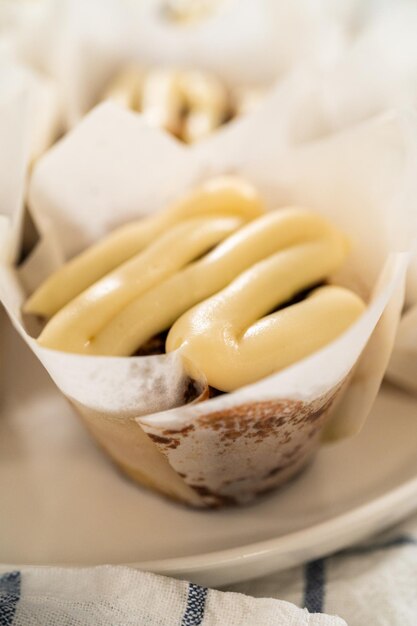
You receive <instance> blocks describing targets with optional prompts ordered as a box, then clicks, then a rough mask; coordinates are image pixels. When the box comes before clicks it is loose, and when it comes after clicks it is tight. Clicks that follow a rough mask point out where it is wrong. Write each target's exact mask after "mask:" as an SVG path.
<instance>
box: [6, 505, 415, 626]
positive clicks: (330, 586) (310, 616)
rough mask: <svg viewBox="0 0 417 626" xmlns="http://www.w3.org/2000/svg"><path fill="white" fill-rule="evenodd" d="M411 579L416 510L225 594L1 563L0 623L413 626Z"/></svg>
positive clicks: (146, 579)
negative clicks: (331, 551) (382, 529)
mask: <svg viewBox="0 0 417 626" xmlns="http://www.w3.org/2000/svg"><path fill="white" fill-rule="evenodd" d="M416 580H417V516H414V517H412V518H411V519H409V520H407V521H406V522H404V523H402V524H401V525H400V526H398V527H396V528H394V529H392V530H391V531H389V532H386V533H384V534H382V535H379V536H378V537H374V538H372V539H370V540H368V541H366V542H364V543H361V544H359V545H356V546H354V547H351V548H349V549H347V550H344V551H343V552H340V553H338V554H335V555H333V556H330V557H327V558H322V559H318V560H316V561H312V562H310V563H306V564H304V565H302V566H299V567H296V568H293V569H291V570H288V571H284V572H277V573H275V574H272V575H269V576H266V577H264V578H260V579H257V580H251V581H247V582H244V583H239V584H236V585H232V586H229V587H228V588H227V590H223V591H216V590H211V589H206V588H205V587H201V586H199V585H195V584H193V583H187V582H185V581H177V580H173V579H171V578H166V577H162V576H157V575H155V574H151V573H147V572H139V571H136V570H133V569H129V568H127V567H114V566H101V567H94V568H81V569H75V568H72V569H61V568H54V567H52V568H50V567H23V568H21V569H18V568H16V569H14V570H10V569H9V570H7V571H6V570H5V569H4V567H3V568H0V626H35V625H36V626H38V625H39V626H81V625H84V624H91V625H92V626H102V625H103V626H104V625H110V624H111V625H112V626H119V625H120V626H122V625H123V626H142V625H143V626H160V625H165V624H167V625H171V624H172V625H174V624H175V625H177V624H178V625H179V626H198V625H201V626H217V625H219V626H220V625H227V626H229V625H230V626H234V625H236V626H237V625H239V626H252V625H253V626H257V625H258V624H259V626H261V625H262V626H345V625H346V624H348V625H349V626H365V625H366V626H367V625H372V626H415V625H416V624H417V587H416V584H415V581H416ZM413 581H414V582H413ZM251 596H252V597H251ZM275 598H279V600H278V599H275ZM298 607H300V608H298ZM301 607H303V608H301ZM324 611H325V612H326V613H330V614H332V615H324V614H323V612H324ZM336 615H339V617H336Z"/></svg>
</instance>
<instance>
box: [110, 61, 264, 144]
mask: <svg viewBox="0 0 417 626" xmlns="http://www.w3.org/2000/svg"><path fill="white" fill-rule="evenodd" d="M263 96H264V92H263V90H262V89H261V88H259V87H258V88H254V87H247V88H243V87H241V88H239V89H237V88H236V89H233V90H231V89H229V88H227V87H226V85H225V84H224V83H223V82H222V81H221V80H220V79H219V78H218V77H217V76H215V75H214V74H213V73H211V72H208V71H205V70H204V71H203V70H194V69H189V70H187V69H180V68H176V67H156V68H152V69H149V70H144V69H143V68H141V67H140V66H133V65H132V66H130V67H127V68H125V69H124V70H122V71H121V72H120V73H119V74H117V75H116V77H115V78H114V79H113V81H112V82H111V83H110V85H109V86H108V88H107V90H106V91H105V94H104V99H110V100H114V101H115V102H117V103H118V104H120V105H122V106H125V107H127V108H129V109H131V110H133V111H137V112H140V113H142V114H143V115H144V116H145V118H146V119H147V120H148V121H149V124H150V125H152V126H156V127H158V128H164V129H165V130H167V131H168V132H170V133H171V134H172V135H174V136H175V137H177V138H178V139H180V140H182V141H184V142H185V143H188V144H192V143H195V142H197V141H199V140H201V139H204V138H205V137H207V136H209V135H210V134H211V133H212V132H213V131H215V130H216V129H217V128H219V127H220V126H222V125H223V124H225V123H227V122H228V121H230V120H231V119H233V118H234V117H236V116H238V115H242V114H245V113H248V112H249V111H251V110H253V109H254V108H255V107H256V106H258V105H259V103H260V101H261V99H262V98H263Z"/></svg>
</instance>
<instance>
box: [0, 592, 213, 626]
mask: <svg viewBox="0 0 417 626" xmlns="http://www.w3.org/2000/svg"><path fill="white" fill-rule="evenodd" d="M206 598H207V589H206V587H200V586H199V585H194V584H193V583H190V584H189V585H188V597H187V607H186V609H185V613H184V615H183V618H182V622H181V626H199V624H201V622H202V621H203V619H204V610H205V608H206ZM0 626H1V625H0Z"/></svg>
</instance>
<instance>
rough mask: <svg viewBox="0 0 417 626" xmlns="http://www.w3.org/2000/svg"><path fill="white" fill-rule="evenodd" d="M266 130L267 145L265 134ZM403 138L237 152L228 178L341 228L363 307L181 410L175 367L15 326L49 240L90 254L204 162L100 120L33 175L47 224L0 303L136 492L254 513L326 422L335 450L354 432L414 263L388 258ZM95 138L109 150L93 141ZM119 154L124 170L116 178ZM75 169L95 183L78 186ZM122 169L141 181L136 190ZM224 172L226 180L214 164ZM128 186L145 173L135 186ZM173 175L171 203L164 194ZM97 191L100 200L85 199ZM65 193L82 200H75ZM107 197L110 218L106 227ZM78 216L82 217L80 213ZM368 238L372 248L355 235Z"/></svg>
mask: <svg viewBox="0 0 417 626" xmlns="http://www.w3.org/2000/svg"><path fill="white" fill-rule="evenodd" d="M269 122H270V123H269V124H268V125H267V127H266V129H267V130H268V129H269V130H270V129H271V128H272V126H273V124H274V119H273V118H271V119H270V120H269ZM412 124H413V123H412V122H411V121H410V120H407V124H406V126H407V133H405V132H404V130H405V124H404V119H403V118H401V116H397V117H396V116H392V117H388V118H385V119H382V120H375V121H373V122H372V123H370V124H366V125H364V126H362V127H358V128H355V129H354V130H352V131H349V132H346V133H344V134H341V135H338V136H335V137H333V138H331V139H329V140H327V141H325V142H321V143H318V144H316V145H311V146H309V147H308V148H306V149H300V150H297V151H294V152H292V153H290V152H287V153H285V154H284V155H283V154H282V151H281V149H280V148H279V147H277V146H275V145H274V144H272V145H271V143H269V142H270V140H269V138H268V137H269V135H268V133H267V132H266V133H264V132H263V130H262V128H261V129H258V137H257V142H255V143H254V142H253V141H252V142H251V143H250V144H245V143H244V142H242V144H241V146H240V149H241V152H240V154H245V155H246V156H247V158H246V160H245V163H244V164H240V163H239V162H237V163H236V168H235V169H236V170H237V171H238V172H239V171H241V172H242V173H243V174H245V175H247V176H248V178H250V179H252V180H253V181H254V182H255V183H256V184H258V186H259V188H260V191H261V192H262V193H263V194H264V195H265V198H266V200H267V202H268V204H269V205H270V206H282V205H283V204H286V203H288V202H291V203H292V202H295V203H302V204H304V205H306V206H310V207H311V208H313V209H315V210H317V211H319V212H321V213H322V214H324V215H327V216H328V217H329V218H330V219H331V220H332V221H333V222H334V223H335V224H337V225H339V226H340V227H341V228H343V229H344V230H345V232H346V233H347V234H348V235H350V236H351V239H352V242H353V244H354V246H353V250H352V255H351V259H350V262H349V263H348V264H347V266H346V268H345V269H344V271H343V272H342V273H341V275H340V276H339V277H337V282H339V283H340V284H347V285H349V286H353V287H354V288H355V289H356V290H357V291H358V292H360V293H362V294H363V295H364V296H365V297H369V296H370V294H371V292H373V296H372V297H371V299H370V304H369V307H368V309H367V311H366V312H365V314H364V315H363V316H362V318H361V319H360V320H359V321H358V322H357V324H355V325H354V326H353V327H352V328H351V329H349V331H348V332H347V333H345V334H344V335H343V336H342V337H341V338H340V339H338V340H337V341H335V342H333V343H332V344H330V345H329V346H327V347H326V348H324V349H323V350H321V351H319V352H317V353H316V354H314V355H313V356H311V357H309V358H308V359H305V360H303V361H301V362H299V363H297V364H296V365H294V366H292V367H290V368H288V369H286V370H284V371H283V372H280V373H277V374H275V375H273V376H271V377H269V378H267V379H264V380H262V381H260V382H258V383H255V384H253V385H250V386H247V387H245V388H242V389H240V390H238V391H236V392H235V393H231V394H225V395H222V396H219V397H217V398H214V399H211V400H208V401H203V402H200V403H197V404H194V405H190V406H182V404H183V401H184V386H185V385H186V384H187V380H188V377H187V373H186V371H185V369H184V366H183V363H182V360H181V357H180V355H179V354H178V353H172V354H169V355H164V356H159V357H158V356H152V357H137V358H108V357H81V356H78V355H70V354H65V353H60V352H56V351H52V350H46V349H42V348H40V347H39V346H38V345H37V343H36V342H35V341H34V339H32V338H31V337H30V336H29V335H28V333H27V332H26V330H25V328H24V326H23V324H22V322H21V320H20V315H19V307H20V304H21V302H22V300H23V299H24V295H23V293H22V290H21V289H20V287H19V276H20V277H24V282H25V284H26V285H31V286H32V287H33V285H34V284H35V283H36V282H38V280H39V277H40V275H41V274H42V272H43V269H44V268H45V263H46V261H48V262H49V259H50V258H51V257H50V254H49V252H48V250H50V247H48V240H53V241H54V243H55V244H57V247H62V241H63V239H64V238H65V240H66V243H67V245H68V247H69V248H73V249H74V247H75V246H76V239H77V233H79V232H80V230H81V231H82V232H83V234H84V237H85V240H86V241H88V240H89V239H94V237H95V236H99V234H100V229H102V230H103V232H104V231H106V230H109V229H110V227H111V224H109V223H108V222H106V219H108V218H109V216H110V215H111V212H110V209H111V208H113V219H114V218H115V212H116V210H118V213H117V220H115V219H114V221H119V222H123V221H126V219H129V218H130V217H132V213H131V210H132V202H133V205H134V206H135V207H136V213H137V214H140V213H144V212H145V211H146V210H149V209H151V208H152V209H155V208H157V207H158V206H161V205H162V204H163V203H165V201H167V200H169V199H172V198H174V197H178V195H180V194H181V193H182V191H183V189H184V187H185V186H190V185H191V184H193V182H197V181H198V180H200V179H202V178H204V177H205V176H206V175H207V161H205V159H204V151H203V150H200V151H199V157H198V159H197V158H196V153H194V155H193V156H192V157H191V154H190V153H189V152H187V151H183V150H182V149H181V148H180V147H179V146H178V145H177V144H176V143H175V142H173V141H171V140H170V139H169V138H167V137H166V136H164V135H162V134H160V133H159V132H158V131H154V130H151V129H149V128H147V127H146V126H145V125H143V124H142V123H141V121H140V120H139V119H138V118H137V117H136V116H133V115H132V114H130V113H128V112H125V111H120V110H118V109H117V108H115V107H114V106H111V105H105V106H102V107H99V109H97V110H96V111H95V112H93V113H92V114H90V116H88V118H87V119H86V120H85V121H84V122H83V123H82V125H80V127H79V128H78V130H77V131H75V133H73V134H72V135H70V136H69V137H67V138H66V139H65V140H64V141H63V142H61V143H60V144H59V145H58V146H56V147H55V148H53V149H52V150H51V151H50V152H49V154H48V155H46V156H45V157H44V158H43V159H42V160H41V161H40V163H39V164H38V166H37V167H36V169H35V172H34V175H33V177H32V183H31V193H30V199H31V206H32V208H33V210H34V214H35V216H36V217H37V219H39V218H40V217H41V215H42V213H43V211H44V210H45V209H46V208H47V209H48V211H49V213H48V217H47V219H46V214H47V211H45V215H44V218H45V219H44V221H43V220H42V219H40V220H39V223H40V228H41V230H43V232H44V233H45V234H44V235H43V238H42V239H41V242H40V244H39V245H38V247H37V248H35V250H34V252H33V254H32V256H31V257H29V259H28V260H27V261H26V262H25V263H24V264H23V265H22V266H21V267H20V268H19V270H18V271H17V272H16V271H15V270H13V268H12V267H10V266H2V270H1V276H0V290H1V299H2V301H3V303H4V305H5V306H6V309H7V310H8V312H9V315H10V316H11V318H12V321H13V323H14V324H15V326H16V328H17V329H18V331H19V332H20V333H21V335H22V336H23V338H24V339H25V341H26V342H27V343H28V345H29V346H30V348H31V349H32V350H33V351H34V352H35V354H36V355H37V356H38V358H39V359H40V360H41V361H42V363H43V364H44V366H45V367H46V368H47V370H48V371H49V373H50V375H51V377H52V378H53V380H54V381H55V383H56V384H57V386H58V387H59V388H60V389H61V391H62V392H63V393H64V394H65V395H66V396H67V397H68V398H69V399H70V401H71V402H73V403H74V404H75V405H76V406H77V408H78V410H79V411H80V413H81V415H82V416H83V418H84V419H85V420H86V422H87V424H88V427H89V429H90V431H91V432H93V434H94V435H95V436H96V438H97V439H98V440H99V442H100V443H101V445H102V446H103V447H105V448H106V449H107V450H108V451H109V452H110V453H111V455H112V456H113V457H114V458H115V459H116V461H117V463H118V464H119V465H120V466H122V467H123V469H124V470H125V471H127V472H128V473H129V474H130V475H131V476H132V477H134V478H135V479H136V480H139V481H140V482H144V483H147V484H150V485H152V486H153V487H156V488H158V489H160V490H162V491H164V492H165V493H168V494H169V495H171V496H173V497H175V498H179V499H182V500H185V501H187V502H190V503H192V504H194V505H199V506H213V505H215V506H217V505H219V504H222V503H224V502H229V501H239V502H242V501H247V500H249V499H251V498H253V497H254V496H255V495H256V494H257V493H259V492H262V491H264V490H266V489H270V488H272V487H275V486H277V485H279V484H280V483H281V482H283V481H284V480H286V479H288V478H289V477H290V476H291V475H292V474H294V473H296V472H297V471H298V470H299V469H300V467H301V466H302V465H303V464H304V463H305V462H307V461H308V459H309V458H310V457H311V454H312V452H313V451H314V449H315V448H316V447H317V444H318V440H319V437H320V431H322V428H323V426H324V424H325V423H326V421H327V420H328V418H329V413H330V409H332V415H333V418H332V421H331V436H332V437H338V436H341V435H342V436H345V435H347V434H352V433H353V432H356V431H357V430H358V429H359V428H360V426H361V423H362V422H363V420H364V419H365V418H366V415H367V413H368V411H369V408H370V405H371V404H372V401H373V399H374V397H375V395H376V392H377V389H378V387H379V383H380V380H381V378H382V375H383V373H384V370H385V366H386V362H387V359H388V356H389V353H390V349H391V344H392V339H393V335H394V333H395V329H396V326H397V322H398V316H399V312H400V309H401V306H402V297H403V280H404V274H405V269H406V265H407V255H406V254H396V255H395V254H394V255H391V256H389V257H388V259H387V253H388V252H389V245H388V243H387V239H386V238H385V236H384V235H385V228H386V227H387V226H388V224H387V223H386V221H385V220H386V219H387V218H388V217H389V213H390V207H391V205H392V201H393V198H394V197H395V198H397V197H398V195H399V194H400V192H401V190H402V189H403V187H404V184H405V181H406V180H408V179H407V176H406V172H408V169H407V167H406V165H407V166H408V165H409V161H410V159H411V158H414V157H415V153H414V152H413V150H412V149H411V146H412V143H410V134H409V131H410V130H412V131H413V133H414V135H413V136H414V138H415V136H416V127H415V126H413V125H412ZM260 130H261V131H262V132H261V133H259V131H260ZM264 130H265V129H264ZM95 133H99V134H100V136H101V138H102V139H103V138H104V141H101V142H99V143H97V142H94V140H93V139H94V136H95ZM80 142H81V143H80ZM73 144H74V145H75V148H74V145H73ZM88 146H90V147H89V148H88ZM258 146H260V148H259V150H258ZM162 147H164V148H166V151H165V152H162V151H161V148H162ZM86 151H87V152H86ZM94 152H95V154H94ZM106 153H107V155H106ZM123 154H124V158H123V166H124V167H123V168H119V169H118V168H117V167H116V168H115V164H116V163H117V162H118V160H119V158H120V157H121V156H122V155H123ZM110 155H111V158H110ZM162 155H163V157H164V158H161V156H162ZM359 155H360V159H361V162H360V163H359V162H358V161H359ZM220 156H221V155H219V157H220ZM84 158H86V159H87V161H89V162H90V168H89V172H88V175H84V176H83V175H82V172H83V169H84V168H85V162H84ZM207 158H208V157H207ZM129 163H133V164H134V168H133V165H130V166H129ZM145 164H147V167H148V168H149V169H148V170H147V171H148V172H151V171H153V179H152V180H149V176H148V175H147V173H146V170H143V168H144V167H145ZM393 166H395V167H393ZM126 167H127V168H128V169H129V167H130V168H131V173H133V171H134V172H135V174H136V175H135V178H134V180H133V179H132V180H130V178H129V176H130V173H129V171H128V172H126V171H125V169H124V168H126ZM115 169H116V171H115ZM210 169H212V168H211V167H210ZM218 171H219V173H220V172H222V171H223V167H222V163H221V158H219V163H218ZM137 172H140V173H141V174H142V178H141V179H139V180H138V176H137ZM110 173H112V174H111V176H110V178H109V175H110ZM210 173H211V174H212V173H215V172H213V171H211V172H210ZM119 174H122V178H121V179H120V181H119V184H117V181H116V180H115V176H118V175H119ZM166 176H169V186H168V189H167V188H166V187H164V185H163V182H164V181H165V177H166ZM97 182H100V187H99V189H100V192H99V193H98V194H97V193H94V190H95V189H97V186H96V183H97ZM126 182H128V187H127V188H126V187H125V183H126ZM75 183H76V184H75ZM71 189H73V190H74V189H76V192H75V194H71V193H69V190H71ZM92 190H93V193H92ZM133 192H134V193H133ZM103 198H105V199H106V203H107V206H104V210H102V212H101V213H100V210H99V205H100V203H101V204H102V201H103ZM150 198H151V199H152V206H150V203H149V200H150ZM80 200H81V202H80ZM111 205H112V207H111ZM85 206H87V207H88V208H89V213H88V214H87V213H85V212H83V210H84V207H85ZM359 207H360V211H359ZM102 208H103V207H102ZM397 217H398V216H397ZM102 219H103V222H101V220H102ZM388 222H389V220H388ZM62 224H64V225H65V227H62ZM68 224H72V226H73V228H72V230H71V229H69V228H68ZM361 224H362V225H363V224H365V227H366V229H367V230H366V233H364V232H363V230H362V229H360V230H358V225H359V226H360V225H361ZM60 225H61V228H60ZM46 226H49V230H48V229H47V228H46ZM51 227H53V228H54V229H55V230H54V234H52V230H51ZM73 233H75V236H74V235H73ZM67 235H68V236H67ZM56 260H57V259H56V258H55V259H54V262H55V261H56ZM385 261H386V262H385ZM51 264H53V262H52V263H51ZM383 265H384V269H383V271H382V272H381V271H380V270H381V267H382V266H383ZM42 266H43V269H42ZM32 267H33V268H36V271H35V272H32V271H31V270H32ZM33 274H35V275H33ZM378 275H379V279H378ZM375 284H376V286H375ZM361 355H362V356H361ZM349 377H350V378H349ZM348 378H349V380H348ZM344 383H345V392H344V395H342V393H341V388H342V386H343V385H344ZM336 397H337V398H336ZM336 399H337V400H338V402H337V403H336V402H335V401H336ZM172 407H177V408H172ZM167 409H171V410H168V411H167ZM139 426H140V427H142V428H143V431H142V430H140V427H139ZM135 429H137V430H135ZM144 431H146V433H148V437H146V436H145V435H144Z"/></svg>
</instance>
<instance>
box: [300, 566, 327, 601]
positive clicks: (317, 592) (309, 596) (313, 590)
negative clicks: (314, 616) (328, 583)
mask: <svg viewBox="0 0 417 626" xmlns="http://www.w3.org/2000/svg"><path fill="white" fill-rule="evenodd" d="M324 566H325V561H324V559H317V561H310V562H309V563H307V564H306V566H305V571H304V576H305V579H304V606H305V608H306V609H308V611H310V613H322V612H323V607H324V588H325V567H324Z"/></svg>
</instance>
